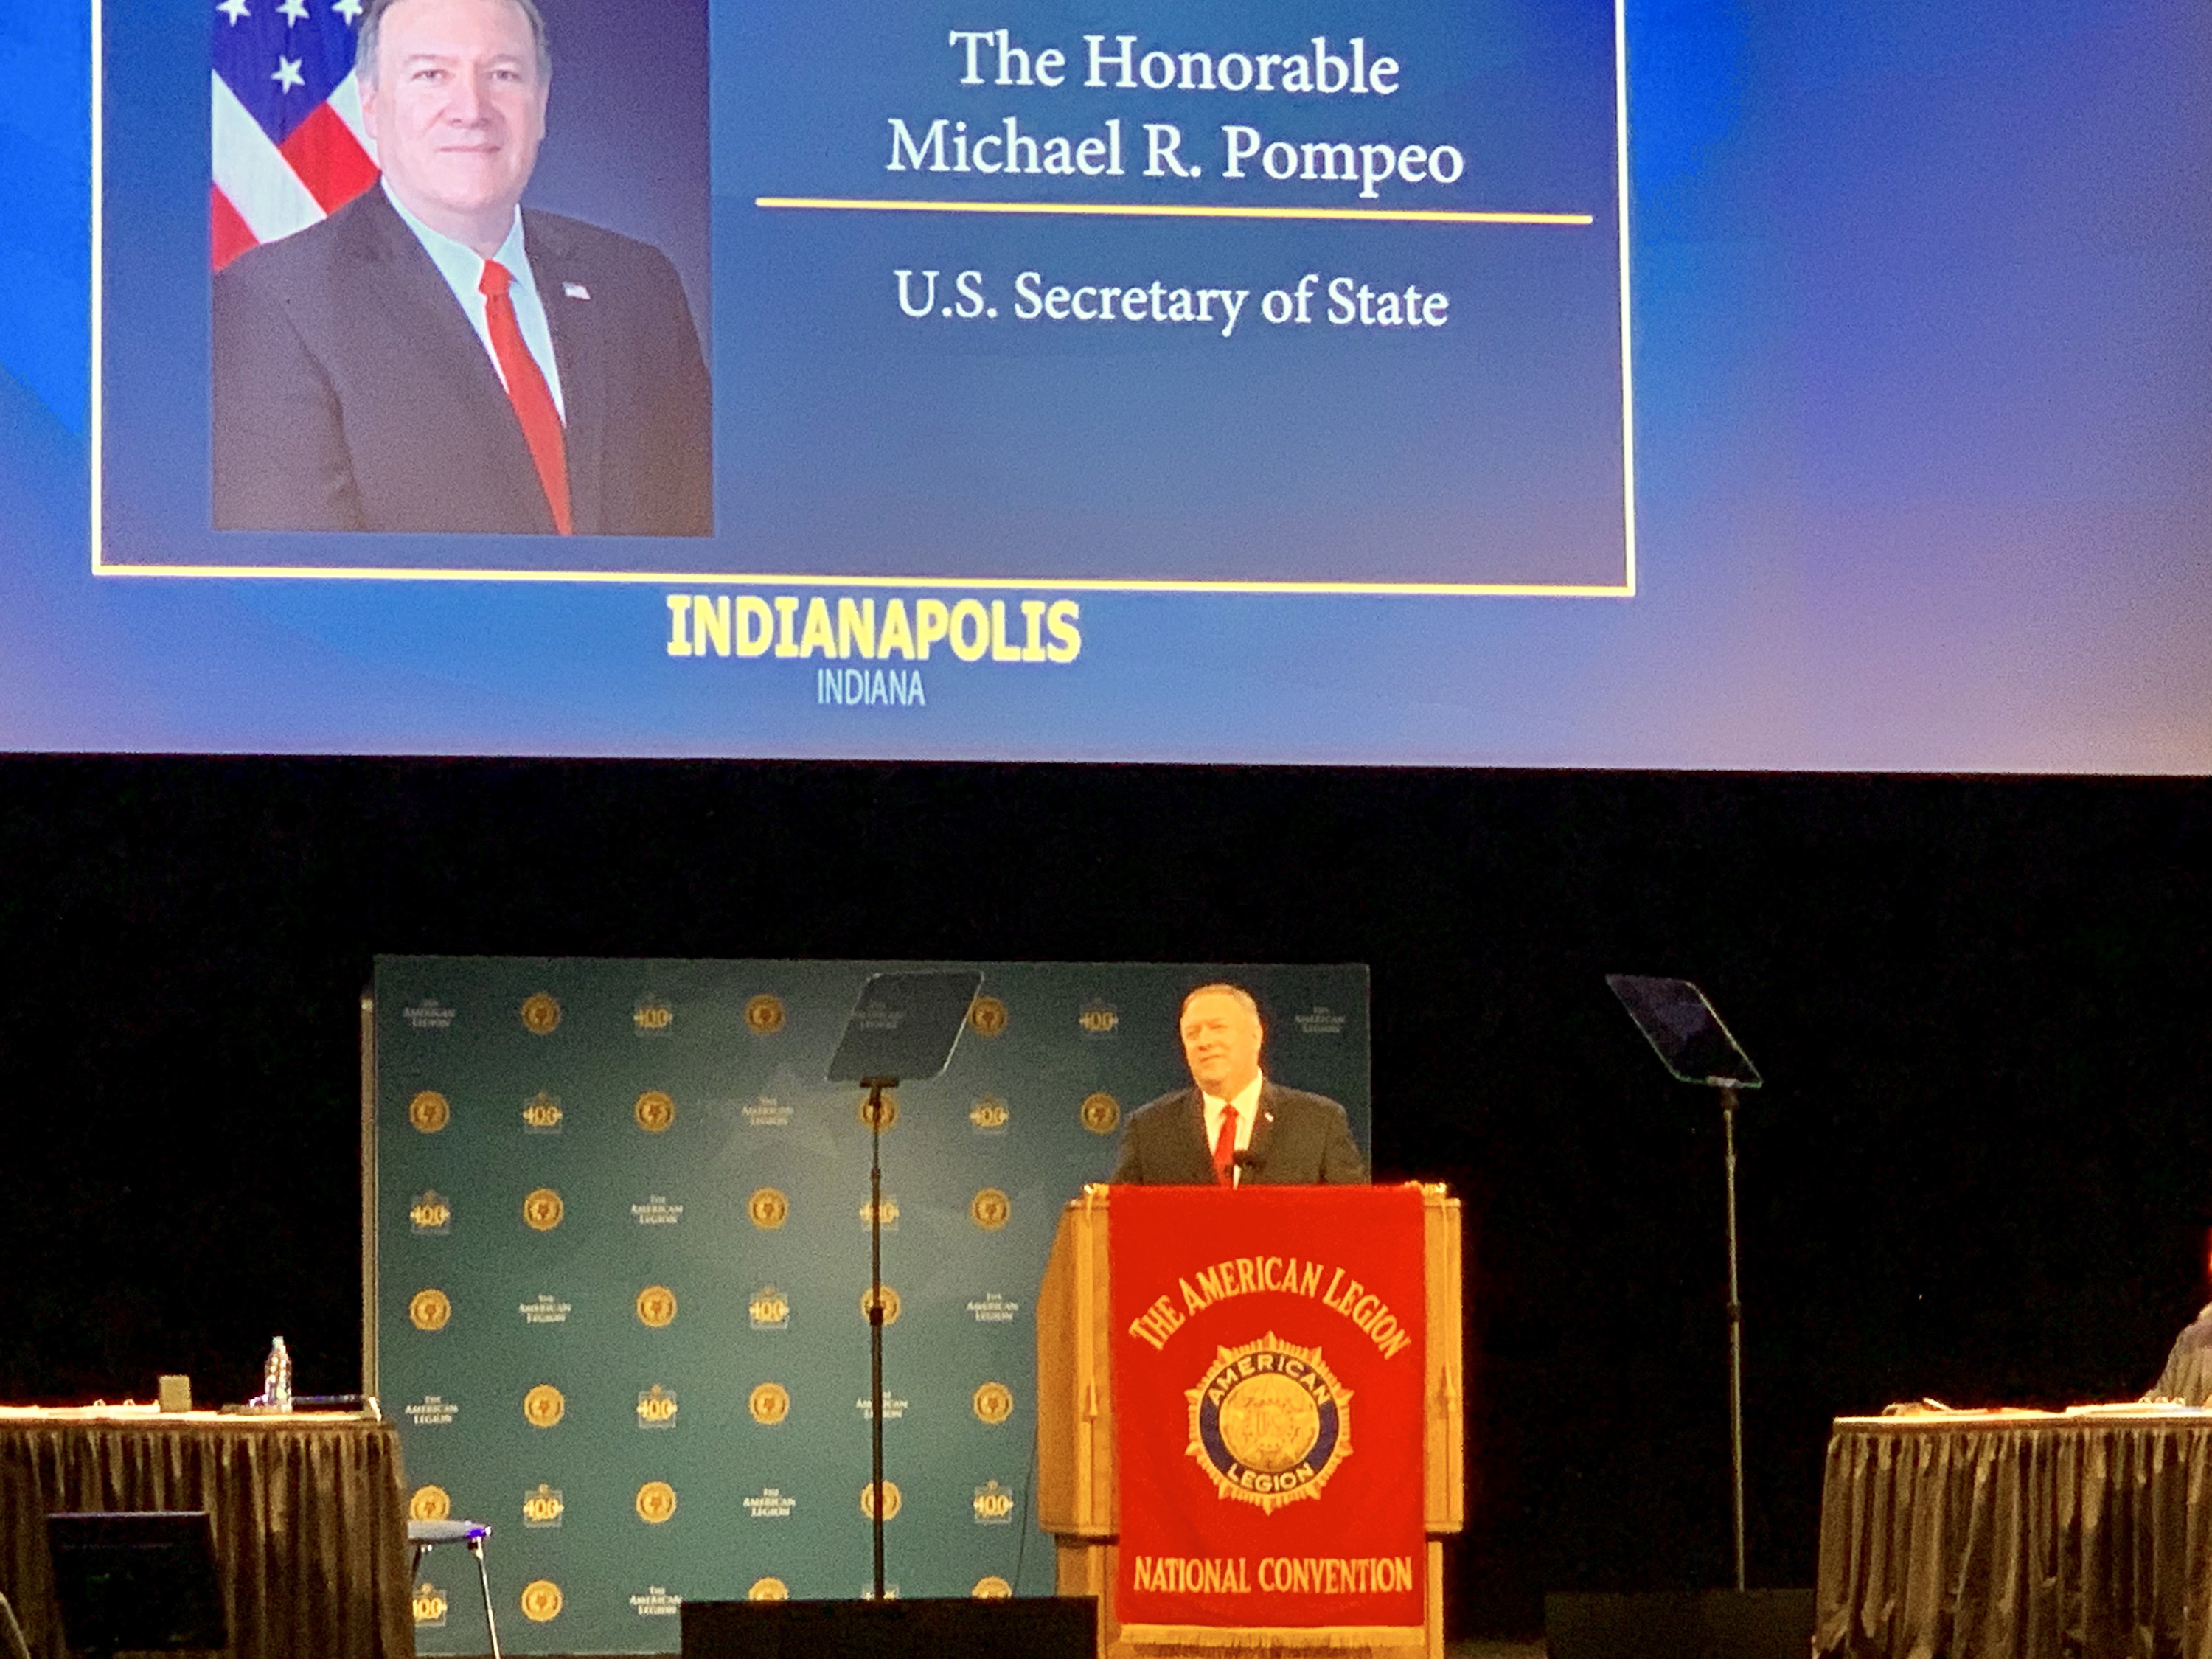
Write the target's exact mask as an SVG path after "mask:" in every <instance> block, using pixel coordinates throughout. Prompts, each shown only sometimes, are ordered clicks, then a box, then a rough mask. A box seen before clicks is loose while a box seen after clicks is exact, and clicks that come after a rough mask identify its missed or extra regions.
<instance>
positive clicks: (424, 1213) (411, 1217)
mask: <svg viewBox="0 0 2212 1659" xmlns="http://www.w3.org/2000/svg"><path fill="white" fill-rule="evenodd" d="M407 1220H408V1222H409V1224H410V1225H411V1226H413V1228H414V1229H415V1231H416V1232H418V1233H435V1232H443V1231H445V1230H446V1229H447V1228H448V1227H450V1226H452V1225H453V1205H452V1204H451V1203H449V1202H447V1200H446V1199H444V1198H443V1197H441V1195H440V1194H438V1193H436V1192H435V1191H430V1192H426V1193H424V1194H422V1197H420V1198H418V1199H416V1200H415V1201H414V1202H413V1203H412V1204H410V1205H409V1206H407Z"/></svg>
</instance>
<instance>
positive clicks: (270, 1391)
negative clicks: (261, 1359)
mask: <svg viewBox="0 0 2212 1659" xmlns="http://www.w3.org/2000/svg"><path fill="white" fill-rule="evenodd" d="M261 1403H262V1404H263V1405H264V1406H266V1407H268V1408H269V1409H270V1411H273V1412H289V1411H290V1410H291V1409H292V1356H291V1355H290V1354H289V1353H287V1352H285V1351H284V1339H283V1337H281V1336H280V1337H278V1338H277V1339H276V1340H275V1341H273V1342H271V1343H270V1345H269V1358H268V1359H267V1361H266V1362H265V1363H264V1364H263V1365H262V1367H261Z"/></svg>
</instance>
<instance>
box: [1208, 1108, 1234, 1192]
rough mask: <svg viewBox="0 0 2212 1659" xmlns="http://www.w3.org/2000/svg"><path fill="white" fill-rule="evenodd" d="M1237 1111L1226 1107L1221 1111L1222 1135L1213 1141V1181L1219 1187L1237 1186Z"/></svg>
mask: <svg viewBox="0 0 2212 1659" xmlns="http://www.w3.org/2000/svg"><path fill="white" fill-rule="evenodd" d="M1236 1169H1237V1109H1236V1108H1235V1107H1234V1106H1225V1107H1223V1108H1222V1110H1221V1133H1219V1134H1218V1135H1217V1136H1216V1137H1215V1138H1214V1141H1213V1179H1214V1182H1215V1183H1216V1184H1217V1185H1218V1186H1223V1187H1234V1186H1235V1185H1236V1184H1237V1176H1236Z"/></svg>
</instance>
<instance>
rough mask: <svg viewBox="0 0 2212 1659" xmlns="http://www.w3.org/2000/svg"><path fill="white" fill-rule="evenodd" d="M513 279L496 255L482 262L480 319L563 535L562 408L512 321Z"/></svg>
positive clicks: (565, 502)
mask: <svg viewBox="0 0 2212 1659" xmlns="http://www.w3.org/2000/svg"><path fill="white" fill-rule="evenodd" d="M513 280H514V278H513V276H512V275H511V274H510V273H509V272H508V270H507V267H506V266H505V265H503V264H500V263H499V261H498V260H496V259H487V260H485V261H484V268H483V280H482V281H480V282H478V283H477V293H479V294H481V295H483V296H484V318H485V320H486V321H487V322H488V323H489V324H490V325H491V349H492V355H493V356H495V357H497V358H498V359H499V372H500V373H501V374H503V375H505V376H506V377H507V399H508V401H509V402H511V403H512V404H513V405H514V415H515V418H516V419H517V420H519V421H520V422H522V438H523V441H524V442H525V443H526V444H528V445H529V446H530V459H532V460H533V461H535V462H536V463H537V464H538V483H542V484H544V486H545V501H546V504H547V505H548V506H550V507H552V509H553V526H554V528H555V529H556V530H558V531H559V532H561V533H562V535H564V536H566V535H568V534H569V533H570V532H571V530H572V528H573V526H572V525H571V523H570V521H569V517H568V446H567V444H565V443H564V442H563V441H562V436H561V411H560V410H557V409H556V408H554V407H553V394H552V392H550V391H549V390H547V388H546V385H545V376H544V373H543V372H542V371H541V370H540V369H539V368H538V359H536V358H535V357H533V356H531V355H530V348H529V347H528V346H526V345H525V344H524V343H523V341H522V328H521V325H520V324H519V323H517V322H516V321H515V319H514V301H512V300H510V299H508V298H507V284H508V283H512V282H513Z"/></svg>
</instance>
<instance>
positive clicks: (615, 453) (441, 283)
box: [214, 187, 714, 536]
mask: <svg viewBox="0 0 2212 1659" xmlns="http://www.w3.org/2000/svg"><path fill="white" fill-rule="evenodd" d="M522 226H523V239H524V241H525V243H526V246H528V248H529V250H530V268H531V271H532V275H533V276H534V277H535V278H536V280H537V284H538V295H539V297H540V298H541V299H542V300H543V301H544V304H545V314H546V319H547V320H548V321H549V322H550V324H551V325H552V334H553V355H554V359H555V361H556V362H557V363H558V364H559V366H560V370H561V393H562V400H563V402H564V404H565V405H566V416H567V422H566V424H567V432H566V437H565V444H566V447H567V451H568V495H569V505H570V511H571V513H572V514H573V517H574V526H575V529H576V531H577V533H579V534H580V535H593V534H596V535H609V536H625V535H629V536H703V535H706V534H708V532H710V531H711V530H712V529H713V528H714V524H713V501H712V495H711V481H710V460H711V456H710V445H711V442H712V438H711V428H710V420H709V412H708V391H707V368H706V364H705V362H703V361H702V358H701V356H700V353H699V336H698V333H697V331H696V330H695V329H694V328H693V327H692V325H691V312H690V307H689V306H688V305H686V304H685V302H684V288H683V284H682V283H680V282H679V281H678V278H677V275H676V270H675V268H674V267H673V266H672V265H671V264H669V263H668V260H667V258H666V257H665V255H663V254H662V253H661V252H659V250H658V249H657V248H652V247H648V246H646V245H645V244H644V243H643V242H638V241H633V240H630V239H629V237H627V236H618V235H617V234H615V233H614V232H612V231H609V230H601V229H599V228H597V227H596V226H592V225H587V224H584V223H581V222H579V221H577V220H574V219H564V218H562V217H561V216H559V215H557V214H551V213H539V212H537V211H535V210H532V209H525V210H523V215H522ZM214 403H215V410H214V416H215V461H214V473H215V527H216V529H218V530H391V531H491V532H508V533H518V532H520V533H532V532H536V533H539V534H546V535H550V534H551V533H552V531H553V516H552V510H551V508H550V507H548V506H547V504H546V501H545V491H544V486H543V485H542V484H540V483H539V482H538V470H537V468H536V466H535V465H533V464H532V461H531V459H530V450H529V447H528V445H527V444H526V443H525V442H524V441H523V436H522V424H521V422H520V421H519V420H517V419H516V417H515V414H514V408H513V404H510V403H509V402H508V401H507V390H506V388H505V387H504V386H501V383H500V379H499V373H498V371H497V370H496V369H495V368H493V366H492V362H491V358H490V356H489V355H488V354H487V353H486V352H485V350H484V349H483V342H482V341H481V340H480V339H479V338H478V337H477V332H476V330H475V329H474V328H472V327H471V325H470V324H469V319H468V318H467V316H466V315H465V313H463V312H462V310H461V308H460V307H459V304H458V303H457V302H456V301H454V298H453V290H452V289H450V288H448V287H447V285H446V279H445V278H444V277H443V276H441V275H440V274H439V271H438V267H437V266H436V265H435V264H434V263H432V261H431V258H430V256H429V255H428V253H426V252H423V249H422V243H421V242H420V241H418V240H416V237H415V234H414V232H412V231H411V230H410V229H409V228H407V223H406V221H404V219H402V218H401V217H400V216H399V215H398V212H397V211H395V210H393V208H392V204H391V202H390V201H389V200H388V199H386V196H385V194H384V191H382V189H380V188H376V187H372V188H371V189H369V190H368V191H364V192H363V193H362V195H361V196H359V197H356V198H355V199H354V200H353V201H352V202H350V203H349V204H346V205H345V206H344V207H343V208H341V209H339V210H338V211H337V212H336V213H334V214H332V215H331V216H330V217H329V218H327V219H325V220H323V221H322V222H319V223H318V224H315V225H313V226H310V227H309V228H307V229H306V230H303V231H301V232H300V233H298V234H296V235H292V236H287V237H285V238H283V240H280V241H275V242H270V243H269V244H268V245H266V246H263V247H258V248H255V249H252V250H251V251H250V252H246V253H245V254H243V255H241V256H240V258H238V259H237V260H236V261H234V263H233V264H231V265H230V266H229V267H228V269H226V270H223V271H222V273H221V274H220V275H219V276H216V279H215V398H214Z"/></svg>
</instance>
